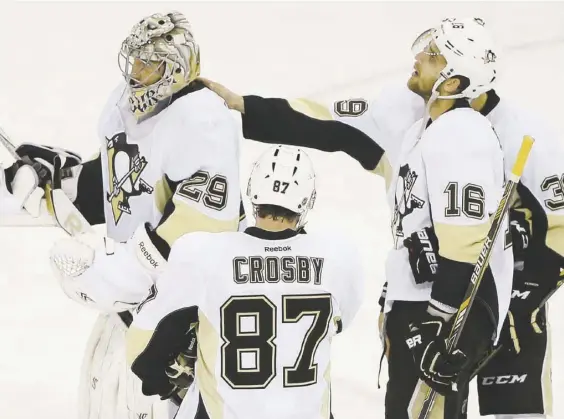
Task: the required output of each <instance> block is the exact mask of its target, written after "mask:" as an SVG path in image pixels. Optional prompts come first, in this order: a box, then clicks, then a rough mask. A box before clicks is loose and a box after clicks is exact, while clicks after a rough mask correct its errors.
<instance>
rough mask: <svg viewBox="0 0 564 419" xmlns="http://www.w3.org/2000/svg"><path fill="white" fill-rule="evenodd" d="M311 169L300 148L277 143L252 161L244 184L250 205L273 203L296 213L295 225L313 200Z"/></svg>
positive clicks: (305, 155) (308, 160) (299, 222)
mask: <svg viewBox="0 0 564 419" xmlns="http://www.w3.org/2000/svg"><path fill="white" fill-rule="evenodd" d="M315 195H316V192H315V172H314V170H313V164H312V162H311V160H310V158H309V157H308V155H307V154H306V153H304V151H303V150H301V149H299V148H296V147H290V146H283V145H278V146H275V147H271V148H270V149H268V150H267V151H266V152H265V153H264V154H262V156H261V157H260V158H259V159H258V160H257V161H256V162H255V165H254V167H253V171H252V173H251V176H250V178H249V184H248V186H247V196H248V197H249V199H250V200H251V203H252V204H253V206H256V205H277V206H279V207H282V208H286V209H288V210H290V211H292V212H295V213H296V214H299V215H300V219H299V221H298V225H297V227H298V228H299V227H302V226H303V225H304V224H305V218H306V216H307V213H308V211H309V210H310V209H312V208H313V205H314V204H315Z"/></svg>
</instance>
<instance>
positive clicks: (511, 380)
mask: <svg viewBox="0 0 564 419" xmlns="http://www.w3.org/2000/svg"><path fill="white" fill-rule="evenodd" d="M526 379H527V374H523V375H500V376H499V377H484V378H482V385H483V386H491V385H494V384H515V383H521V384H522V383H524V382H525V380H526Z"/></svg>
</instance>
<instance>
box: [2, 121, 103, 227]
mask: <svg viewBox="0 0 564 419" xmlns="http://www.w3.org/2000/svg"><path fill="white" fill-rule="evenodd" d="M0 143H1V144H2V145H3V146H4V148H5V149H6V150H7V151H8V153H10V155H11V156H12V157H13V158H14V159H16V160H20V161H23V162H24V163H26V164H32V165H34V162H33V161H31V160H29V159H28V160H29V161H27V160H26V159H22V158H21V157H20V155H19V154H18V153H17V152H16V146H15V145H14V144H13V143H12V142H11V141H10V139H9V138H8V136H7V135H6V133H5V132H4V131H3V130H2V129H1V128H0ZM36 164H39V163H36ZM61 166H62V162H61V159H60V158H59V157H56V158H55V161H54V164H53V167H54V170H53V173H54V175H53V176H54V179H53V184H52V185H50V184H47V185H46V186H45V200H46V201H47V208H48V209H49V211H50V212H52V213H53V217H54V218H55V221H56V223H57V225H58V226H59V227H61V228H62V229H63V230H64V231H65V232H66V233H67V234H68V235H70V236H77V235H79V234H82V233H90V232H92V231H93V230H92V226H91V225H90V224H89V223H88V221H87V220H86V218H84V216H83V215H82V214H81V213H80V211H79V210H78V209H77V208H76V207H75V206H74V204H73V203H72V202H71V200H70V199H69V198H68V196H66V195H65V193H64V192H63V190H62V189H61ZM44 169H45V168H44V167H43V170H44Z"/></svg>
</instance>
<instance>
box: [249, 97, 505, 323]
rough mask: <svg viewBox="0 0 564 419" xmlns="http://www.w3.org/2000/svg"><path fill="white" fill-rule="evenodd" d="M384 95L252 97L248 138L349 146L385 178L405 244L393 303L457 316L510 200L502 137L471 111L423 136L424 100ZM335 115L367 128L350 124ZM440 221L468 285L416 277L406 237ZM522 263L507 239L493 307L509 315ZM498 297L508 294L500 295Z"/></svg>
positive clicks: (389, 266)
mask: <svg viewBox="0 0 564 419" xmlns="http://www.w3.org/2000/svg"><path fill="white" fill-rule="evenodd" d="M384 94H386V95H389V96H386V97H381V98H378V99H377V100H375V101H372V102H369V101H366V100H363V99H351V100H345V101H337V102H335V103H334V104H333V107H332V108H331V109H328V108H327V107H325V106H323V105H318V104H315V103H314V102H311V101H308V100H303V99H302V100H297V101H290V102H289V105H290V106H288V102H286V101H284V100H283V99H263V98H260V97H257V96H246V97H245V99H244V100H245V114H244V115H243V132H244V135H245V137H246V138H250V139H257V140H259V141H264V142H273V141H274V140H282V142H284V138H289V140H287V141H289V142H288V143H291V144H293V145H301V146H309V147H314V148H318V149H320V150H323V151H344V152H346V153H347V154H349V155H351V156H352V157H353V158H355V159H357V160H358V161H359V162H360V163H361V165H362V166H363V167H364V168H365V169H367V170H370V171H372V172H375V173H377V174H381V175H383V176H384V177H385V178H386V185H387V193H388V204H389V206H390V210H391V211H392V220H391V224H392V235H393V238H394V242H395V246H394V249H392V250H391V252H390V255H389V257H388V260H387V262H386V279H387V280H388V281H389V283H388V291H387V300H388V309H389V308H390V307H391V304H392V303H393V301H394V300H404V301H427V300H429V299H431V298H433V299H436V302H441V303H443V305H448V307H442V308H443V309H445V310H447V311H449V312H453V311H456V308H457V307H458V305H459V304H460V302H461V300H462V297H463V294H464V291H465V289H466V286H467V284H468V282H469V279H470V276H471V269H470V271H469V272H468V271H467V270H468V267H469V266H470V267H471V265H472V264H475V263H476V261H477V260H478V255H479V252H480V250H481V246H482V244H483V242H484V240H485V238H486V235H487V232H488V229H489V226H490V221H489V216H490V214H491V213H493V212H495V209H496V208H497V203H498V200H499V198H500V197H501V193H502V188H503V182H504V170H503V169H504V168H503V156H502V152H501V149H500V143H499V140H498V139H497V138H496V135H495V133H494V131H493V130H492V128H491V125H490V124H489V123H488V121H487V120H486V119H485V118H484V117H483V116H482V115H480V114H479V113H477V112H475V111H473V110H472V109H469V108H464V109H455V110H451V111H449V112H447V113H445V114H444V115H442V116H440V117H439V118H438V119H437V120H436V121H434V122H433V123H432V124H431V125H430V126H429V127H428V128H427V129H426V130H425V131H424V133H423V135H422V138H421V140H420V141H417V138H418V136H419V134H420V132H421V131H422V130H421V128H422V123H423V122H422V121H421V120H419V121H417V119H419V118H421V117H422V116H423V110H424V109H423V101H422V100H421V99H420V98H419V97H417V96H416V95H414V94H413V93H411V92H410V91H409V90H407V88H405V87H402V88H398V87H392V88H390V89H387V90H386V92H385V93H384ZM296 111H297V112H296ZM302 114H306V115H310V116H313V117H314V118H308V117H306V116H304V115H302ZM335 119H336V120H338V121H339V122H345V123H346V124H348V125H352V126H354V127H356V128H359V129H360V131H362V132H363V133H364V134H361V133H359V131H351V130H350V129H344V128H343V127H344V125H343V124H340V123H338V122H335ZM415 121H417V122H415ZM414 122H415V124H414ZM286 127H288V128H286ZM359 134H360V135H359ZM283 137H284V138H283ZM476 137H480V138H479V139H476ZM430 226H434V227H435V230H436V233H437V236H438V238H439V254H440V255H441V256H443V257H444V258H445V259H447V260H449V261H452V262H453V263H449V265H451V266H454V265H456V266H458V267H459V268H460V272H453V273H452V277H453V281H450V282H455V281H458V282H459V284H458V285H457V289H456V292H454V291H453V289H452V288H451V285H452V284H449V283H448V281H447V284H446V286H443V285H440V284H437V281H435V282H434V283H433V284H432V285H431V284H423V285H417V284H416V282H415V280H414V277H413V274H412V271H411V267H410V264H409V259H408V251H407V249H406V248H405V247H404V245H403V240H404V239H406V238H407V237H409V236H410V235H411V234H412V233H414V232H416V231H418V230H421V229H422V228H424V227H430ZM502 242H503V240H502ZM512 263H513V260H512V255H511V254H510V252H506V251H505V250H504V243H497V244H496V247H495V250H494V257H493V259H492V261H491V266H492V271H493V277H494V281H495V285H496V289H492V290H491V291H492V292H491V293H490V296H491V297H492V300H493V299H495V300H498V299H499V301H489V303H491V308H492V309H494V310H496V309H497V310H496V311H499V313H498V314H499V318H500V319H503V318H504V317H505V312H506V310H507V307H508V304H509V297H510V294H511V293H510V285H511V277H512V269H511V266H512ZM457 264H458V265H457ZM443 266H444V264H443ZM444 270H445V269H441V271H444ZM462 271H464V272H462ZM486 282H493V281H486ZM431 289H433V294H431ZM441 289H442V290H443V293H446V294H450V295H442V296H441V298H439V295H434V294H436V293H438V294H441V292H440V291H441ZM494 293H495V294H498V295H496V297H493V294H494ZM458 294H460V295H458ZM494 307H495V308H494ZM494 313H495V311H494Z"/></svg>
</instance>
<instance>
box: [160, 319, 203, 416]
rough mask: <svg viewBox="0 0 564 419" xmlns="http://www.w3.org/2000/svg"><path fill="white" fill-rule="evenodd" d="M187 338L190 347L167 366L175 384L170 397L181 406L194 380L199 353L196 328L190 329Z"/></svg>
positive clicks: (167, 370)
mask: <svg viewBox="0 0 564 419" xmlns="http://www.w3.org/2000/svg"><path fill="white" fill-rule="evenodd" d="M186 339H187V340H188V341H189V343H188V348H187V349H186V350H185V351H183V352H182V353H180V355H178V356H177V357H176V359H174V360H173V361H171V363H170V364H169V366H168V367H167V368H166V375H167V376H168V377H169V381H170V382H171V384H173V385H174V386H175V391H174V392H172V394H171V396H170V399H171V400H172V401H173V403H174V404H176V405H177V406H180V404H181V403H182V400H183V399H184V395H185V394H186V391H187V390H188V388H190V386H191V385H192V383H193V382H194V374H195V365H196V358H197V355H198V342H197V339H196V329H195V328H192V329H190V330H189V331H188V333H187V335H186Z"/></svg>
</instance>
